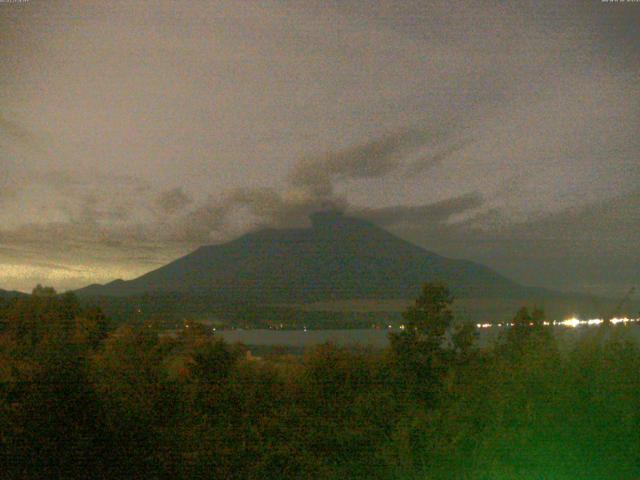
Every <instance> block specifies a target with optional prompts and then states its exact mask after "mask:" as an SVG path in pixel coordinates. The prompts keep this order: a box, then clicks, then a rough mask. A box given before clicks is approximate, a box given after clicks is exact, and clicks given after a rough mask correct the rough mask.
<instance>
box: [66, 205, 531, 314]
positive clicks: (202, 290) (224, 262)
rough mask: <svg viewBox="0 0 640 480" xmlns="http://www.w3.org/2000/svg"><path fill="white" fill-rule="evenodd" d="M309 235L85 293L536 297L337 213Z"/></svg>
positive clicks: (269, 237)
mask: <svg viewBox="0 0 640 480" xmlns="http://www.w3.org/2000/svg"><path fill="white" fill-rule="evenodd" d="M311 220H312V226H311V227H310V228H304V229H288V230H276V229H264V230H260V231H257V232H254V233H249V234H246V235H243V236H242V237H240V238H237V239H235V240H233V241H230V242H228V243H224V244H221V245H211V246H204V247H201V248H199V249H197V250H196V251H194V252H192V253H190V254H188V255H186V256H184V257H182V258H180V259H178V260H175V261H174V262H171V263H169V264H168V265H165V266H164V267H161V268H159V269H157V270H154V271H151V272H149V273H147V274H145V275H143V276H141V277H139V278H136V279H134V280H130V281H123V280H116V281H114V282H111V283H109V284H106V285H92V286H89V287H86V288H84V289H81V290H78V291H77V293H78V294H79V295H84V296H131V295H141V294H146V293H149V294H151V293H172V292H173V293H188V294H199V295H201V294H206V295H209V296H212V297H215V298H218V299H220V300H225V301H238V300H241V301H255V302H266V303H277V302H289V303H290V302H313V301H321V300H340V299H351V298H361V299H367V298H369V299H384V298H413V297H415V296H416V294H417V293H418V291H419V288H420V286H421V284H422V283H424V282H425V281H428V280H442V281H444V282H446V283H447V284H449V285H450V286H451V288H452V289H453V291H454V293H455V294H456V296H458V297H486V296H490V297H503V298H505V297H506V298H514V297H516V298H517V297H522V296H529V295H530V294H531V293H532V291H533V290H536V291H538V292H539V291H540V290H539V289H528V288H526V287H523V286H521V285H518V284H517V283H515V282H513V281H511V280H509V279H508V278H506V277H504V276H502V275H500V274H498V273H496V272H495V271H493V270H491V269H490V268H488V267H485V266H483V265H480V264H477V263H474V262H470V261H466V260H455V259H450V258H445V257H442V256H439V255H437V254H435V253H432V252H429V251H427V250H424V249H422V248H420V247H418V246H416V245H413V244H411V243H409V242H407V241H404V240H402V239H400V238H398V237H396V236H394V235H392V234H391V233H389V232H387V231H385V230H383V229H381V228H379V227H377V226H375V225H373V224H372V223H369V222H367V221H364V220H360V219H356V218H351V217H348V216H343V215H342V214H339V213H335V212H323V213H316V214H314V215H312V216H311Z"/></svg>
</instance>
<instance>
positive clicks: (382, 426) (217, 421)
mask: <svg viewBox="0 0 640 480" xmlns="http://www.w3.org/2000/svg"><path fill="white" fill-rule="evenodd" d="M450 304H451V298H450V295H449V293H448V290H447V289H446V287H444V286H442V285H437V284H428V285H426V286H425V288H424V290H423V292H422V295H421V296H420V297H419V298H418V299H417V300H416V303H415V305H413V306H412V307H411V308H409V309H408V310H407V312H406V314H405V320H406V325H407V328H406V330H405V331H404V332H402V333H401V334H399V335H395V336H393V337H392V338H391V342H390V347H389V349H388V350H385V351H368V350H354V349H342V348H337V347H335V346H333V345H330V344H326V345H321V346H318V347H317V348H315V349H313V350H310V351H308V352H307V353H306V354H305V355H304V356H303V357H293V356H286V355H275V354H274V355H272V356H269V357H265V358H262V359H255V358H252V357H251V356H248V355H247V352H246V350H245V349H243V348H242V347H241V346H231V345H228V344H225V343H224V342H222V341H220V340H217V339H216V338H215V337H211V336H209V335H207V333H206V332H205V331H204V330H203V329H198V328H197V326H194V325H191V326H190V328H185V329H184V330H183V332H182V333H181V334H180V335H179V336H178V337H177V338H168V337H163V336H161V335H159V332H158V331H156V330H155V328H154V327H153V326H152V325H145V326H143V327H136V328H134V327H128V326H125V327H120V328H118V329H117V330H115V331H112V332H110V333H107V320H106V319H105V318H104V316H103V315H101V314H100V312H99V311H96V310H93V311H91V310H85V309H83V308H81V307H80V306H79V304H78V302H77V301H76V300H75V298H74V297H73V296H72V295H62V296H58V295H55V292H52V291H50V290H47V289H40V290H38V291H35V292H34V295H33V296H31V297H29V298H20V299H14V300H11V301H7V302H6V303H4V304H2V305H0V322H1V324H0V475H3V476H4V478H12V479H20V478H149V479H153V478H158V479H160V478H177V479H180V478H184V479H188V478H225V479H234V478H237V479H269V478H274V479H286V478H295V479H304V478H373V479H375V478H389V479H405V478H420V479H441V478H442V479H450V478H460V479H465V478H468V479H503V478H504V479H539V478H554V479H564V478H567V479H569V478H571V479H573V478H582V479H590V478H593V479H602V478H616V479H627V478H628V479H631V478H638V477H640V375H638V371H640V352H639V351H638V348H637V346H636V345H635V344H633V343H630V342H627V341H625V339H624V328H625V327H621V328H616V329H611V328H609V329H608V328H604V327H603V328H594V329H591V330H590V331H589V332H588V333H587V334H585V335H583V336H582V337H581V339H580V340H579V341H577V342H576V343H575V344H574V345H572V346H571V348H568V349H562V350H560V349H559V348H558V346H557V345H556V340H555V338H554V337H553V336H552V335H551V334H550V331H549V330H548V329H546V328H544V327H543V326H542V319H543V314H542V312H539V311H534V312H532V313H529V312H528V311H527V310H526V309H523V310H521V311H520V312H518V313H517V315H516V317H515V318H514V323H515V324H516V326H515V327H513V328H512V329H510V330H508V331H507V333H506V334H505V335H504V336H503V337H502V338H501V339H500V340H499V341H498V342H496V344H495V345H494V346H493V347H491V348H488V349H483V350H480V349H477V348H474V347H473V332H472V330H470V329H468V328H466V327H458V326H456V325H455V322H454V319H453V316H452V314H451V311H450Z"/></svg>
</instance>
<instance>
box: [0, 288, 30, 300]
mask: <svg viewBox="0 0 640 480" xmlns="http://www.w3.org/2000/svg"><path fill="white" fill-rule="evenodd" d="M26 295H27V294H26V293H22V292H16V291H8V290H2V289H0V298H15V297H23V296H26Z"/></svg>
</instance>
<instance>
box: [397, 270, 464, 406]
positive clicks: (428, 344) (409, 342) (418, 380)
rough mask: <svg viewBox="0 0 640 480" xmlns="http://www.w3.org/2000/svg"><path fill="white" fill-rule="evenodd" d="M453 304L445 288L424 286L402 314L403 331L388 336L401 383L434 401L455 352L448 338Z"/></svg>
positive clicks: (436, 283)
mask: <svg viewBox="0 0 640 480" xmlns="http://www.w3.org/2000/svg"><path fill="white" fill-rule="evenodd" d="M452 303H453V296H452V295H451V292H450V291H449V289H448V288H447V286H446V285H444V284H443V283H439V282H427V283H425V284H424V285H423V287H422V293H421V294H420V296H419V297H418V298H417V299H416V300H415V302H414V304H413V305H411V306H410V307H409V308H407V310H406V311H405V312H404V313H403V314H402V316H403V318H404V320H405V324H404V330H402V331H401V332H400V333H391V334H390V335H389V340H390V342H391V352H392V354H393V355H394V356H395V360H396V365H397V368H398V370H399V372H400V374H401V376H402V377H403V378H402V380H401V382H402V383H403V384H405V385H407V386H408V387H410V389H411V390H415V391H416V393H417V394H418V395H419V396H421V397H423V398H425V399H430V400H433V399H434V398H435V395H436V392H437V391H438V390H439V387H440V385H441V384H442V381H443V379H444V376H445V375H446V373H447V370H448V368H449V366H450V364H451V359H452V355H453V354H454V352H455V351H454V349H452V348H451V347H452V344H451V342H450V341H449V339H448V338H447V334H448V333H449V331H450V329H451V327H452V323H453V318H454V317H453V312H452V310H451V305H452ZM461 338H462V337H461Z"/></svg>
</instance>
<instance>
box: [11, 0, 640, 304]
mask: <svg viewBox="0 0 640 480" xmlns="http://www.w3.org/2000/svg"><path fill="white" fill-rule="evenodd" d="M639 20H640V4H638V3H635V4H634V3H602V2H600V1H599V0H594V1H591V0H587V1H576V2H551V1H549V2H545V1H535V2H534V1H518V2H489V1H487V2H478V1H473V2H471V1H469V2H465V1H458V2H451V1H448V2H439V1H429V2H427V1H417V0H413V1H404V2H399V1H398V2H391V1H382V0H377V1H367V0H358V1H355V0H342V1H335V2H330V1H329V2H327V1H322V2H320V1H310V0H308V1H295V2H294V1H290V2H289V1H279V2H275V1H274V2H238V1H219V2H209V1H207V2H205V1H202V2H196V1H169V0H161V1H157V2H131V1H127V2H125V1H112V2H103V1H82V2H65V1H55V0H54V1H47V2H44V1H38V0H30V1H29V2H26V3H4V4H2V3H0V59H1V65H2V67H1V69H0V86H1V87H2V88H0V169H1V172H2V173H1V175H0V207H1V208H0V288H19V289H30V288H31V287H32V286H33V284H34V283H37V282H44V283H49V284H53V285H54V286H56V287H58V288H61V289H64V288H72V287H77V286H82V285H85V284H87V283H91V282H95V281H99V282H103V281H108V280H111V279H113V278H117V277H123V278H131V277H133V276H135V275H138V274H140V273H143V272H144V271H147V270H149V269H151V268H154V267H156V266H159V265H160V264H162V263H164V262H166V261H168V260H170V259H172V258H175V257H176V256H179V255H181V254H184V253H187V252H188V251H190V250H191V249H192V248H194V247H195V246H198V245H200V244H203V243H212V242H220V241H224V240H226V239H228V238H231V237H233V236H236V235H238V234H240V233H242V232H244V231H246V230H248V229H251V228H256V227H257V226H260V225H269V226H276V227H277V226H290V225H302V224H304V222H305V218H306V216H307V215H308V213H310V212H312V211H314V210H315V209H317V208H321V207H323V206H327V205H337V206H340V207H342V208H345V209H347V211H350V212H352V213H355V214H359V215H362V216H368V218H371V219H372V220H374V221H377V222H379V223H380V224H383V225H385V226H388V227H389V228H391V229H392V230H393V231H395V232H396V233H398V234H400V235H402V236H404V237H405V238H409V239H411V240H413V241H416V242H417V243H419V244H421V245H423V246H425V247H427V248H430V249H433V250H435V251H437V252H439V253H442V254H446V255H452V256H456V257H466V258H471V259H476V260H480V261H483V262H485V263H487V264H489V265H490V266H494V267H496V268H498V269H499V270H500V271H502V272H505V273H507V274H509V275H510V276H511V277H512V278H514V279H515V280H518V281H522V282H525V283H531V284H539V285H548V286H552V287H557V288H576V289H585V290H593V289H596V290H597V291H612V292H617V291H618V290H619V289H620V288H622V287H623V286H624V285H627V284H630V283H634V282H635V283H637V282H639V281H640V265H638V258H639V256H638V254H637V245H638V242H637V240H638V234H637V231H638V229H637V228H636V227H635V225H637V222H636V223H633V219H634V218H635V219H638V212H639V211H640V201H639V200H638V198H639V193H638V192H639V191H640V187H639V182H638V181H639V180H640V160H639V158H638V154H639V153H640V136H638V134H637V130H638V124H639V123H640V122H639V120H640V118H639V116H640V108H639V107H640V91H639V90H640V83H639V82H638V79H639V74H640V64H639V60H638V59H639V58H640V55H639V54H640V51H639V50H640V38H639V36H640V34H639V31H640V29H639V27H638V25H640V22H639ZM614 232H615V233H614ZM572 238H573V239H574V240H571V239H572ZM575 239H580V240H579V241H578V240H575ZM572 242H573V243H572ZM575 242H577V243H575Z"/></svg>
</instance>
